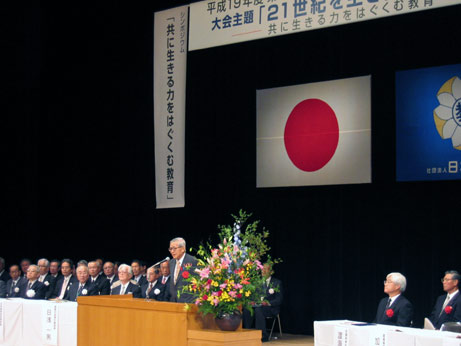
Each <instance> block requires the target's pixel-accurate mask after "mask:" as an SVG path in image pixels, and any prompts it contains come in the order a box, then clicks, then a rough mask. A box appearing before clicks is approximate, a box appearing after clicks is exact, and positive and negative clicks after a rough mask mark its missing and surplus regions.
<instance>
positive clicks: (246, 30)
mask: <svg viewBox="0 0 461 346" xmlns="http://www.w3.org/2000/svg"><path fill="white" fill-rule="evenodd" d="M460 3H461V0H206V1H201V2H198V3H195V4H191V26H190V44H189V49H190V50H195V49H202V48H208V47H214V46H221V45H226V44H231V43H237V42H243V41H250V40H255V39H259V38H265V37H272V36H278V35H284V34H289V33H295V32H300V31H307V30H313V29H320V28H323V27H329V26H335V25H341V24H348V23H353V22H358V21H364V20H370V19H376V18H380V17H387V16H393V15H398V14H403V13H409V12H416V11H421V10H427V9H432V8H436V7H443V6H450V5H455V4H460Z"/></svg>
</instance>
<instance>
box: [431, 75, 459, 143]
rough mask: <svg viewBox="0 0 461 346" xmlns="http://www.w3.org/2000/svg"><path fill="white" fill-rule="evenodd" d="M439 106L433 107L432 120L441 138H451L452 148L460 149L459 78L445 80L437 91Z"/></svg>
mask: <svg viewBox="0 0 461 346" xmlns="http://www.w3.org/2000/svg"><path fill="white" fill-rule="evenodd" d="M437 99H438V101H439V103H440V104H439V106H438V107H437V108H435V109H434V122H435V127H436V128H437V131H438V133H439V135H440V137H442V138H443V139H451V141H452V145H453V148H455V149H457V150H461V80H460V79H459V78H458V77H456V76H455V77H453V78H451V79H449V80H447V81H446V82H445V83H444V84H443V85H442V87H441V88H440V90H439V91H438V93H437Z"/></svg>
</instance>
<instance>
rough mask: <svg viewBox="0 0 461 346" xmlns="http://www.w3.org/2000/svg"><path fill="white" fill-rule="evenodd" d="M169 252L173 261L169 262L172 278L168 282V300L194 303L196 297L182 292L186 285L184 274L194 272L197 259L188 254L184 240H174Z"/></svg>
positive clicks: (171, 242)
mask: <svg viewBox="0 0 461 346" xmlns="http://www.w3.org/2000/svg"><path fill="white" fill-rule="evenodd" d="M168 250H169V251H170V253H171V256H172V257H173V259H172V260H170V262H169V265H170V274H171V277H170V279H169V280H168V281H167V285H168V288H167V298H168V299H166V300H169V301H170V302H178V303H192V302H194V297H193V296H192V295H191V294H189V293H183V292H182V289H183V287H184V284H185V282H184V278H183V273H184V272H185V271H189V272H193V271H194V270H195V268H196V267H197V259H196V258H195V257H193V256H191V255H189V254H187V253H186V241H185V240H184V239H183V238H174V239H172V240H171V241H170V247H169V249H168ZM178 293H179V297H178Z"/></svg>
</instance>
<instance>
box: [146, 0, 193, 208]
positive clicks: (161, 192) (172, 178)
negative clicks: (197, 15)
mask: <svg viewBox="0 0 461 346" xmlns="http://www.w3.org/2000/svg"><path fill="white" fill-rule="evenodd" d="M187 33H188V6H182V7H177V8H173V9H171V10H166V11H161V12H156V13H155V23H154V136H155V191H156V201H157V208H178V207H184V203H185V201H184V167H185V163H184V161H185V121H186V63H187Z"/></svg>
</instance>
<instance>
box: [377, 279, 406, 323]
mask: <svg viewBox="0 0 461 346" xmlns="http://www.w3.org/2000/svg"><path fill="white" fill-rule="evenodd" d="M406 287H407V279H405V276H403V275H402V274H400V273H390V274H388V275H387V276H386V280H385V281H384V293H386V294H387V295H388V296H389V298H383V299H381V301H380V302H379V305H378V311H377V313H376V319H375V322H376V323H379V324H387V325H391V326H402V327H410V326H411V323H412V320H413V305H411V303H410V302H409V301H408V299H407V298H405V297H404V296H403V295H402V293H403V292H405V289H406Z"/></svg>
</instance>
